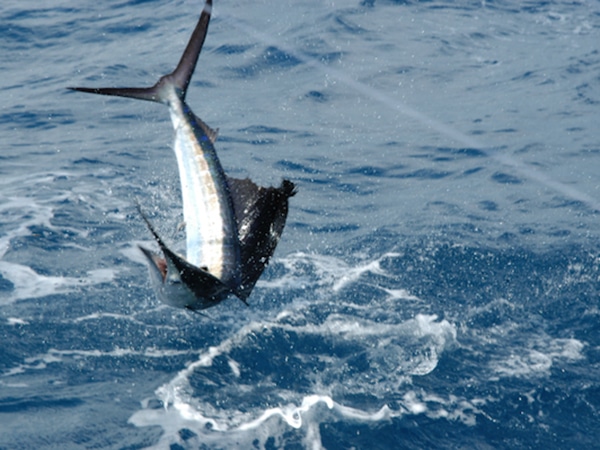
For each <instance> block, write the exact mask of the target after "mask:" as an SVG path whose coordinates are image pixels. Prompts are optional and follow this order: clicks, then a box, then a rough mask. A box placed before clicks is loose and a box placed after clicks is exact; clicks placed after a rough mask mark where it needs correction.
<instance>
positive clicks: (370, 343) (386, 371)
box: [130, 253, 478, 448]
mask: <svg viewBox="0 0 600 450" xmlns="http://www.w3.org/2000/svg"><path fill="white" fill-rule="evenodd" d="M393 255H394V254H388V255H384V256H383V257H382V258H380V259H378V260H375V261H371V262H366V263H363V264H357V265H356V266H355V267H350V266H348V265H347V264H345V263H343V261H341V260H339V259H336V258H333V257H325V256H320V255H314V256H311V255H308V254H303V253H300V254H295V255H290V256H289V257H287V258H285V259H283V260H281V261H279V262H278V263H279V264H281V265H282V266H284V267H285V272H286V274H285V275H284V276H282V277H280V278H278V279H275V280H270V281H265V282H262V283H261V284H262V285H263V286H262V287H265V285H268V286H269V287H270V288H273V287H275V286H278V287H283V286H285V288H286V290H288V292H293V291H294V290H295V289H298V290H302V291H304V292H314V293H315V295H316V297H318V298H314V297H313V298H310V299H308V298H302V296H300V297H298V298H296V300H294V301H293V302H292V303H291V304H290V305H288V307H287V308H285V309H284V310H282V311H280V312H278V313H277V314H276V316H275V317H274V318H272V319H268V320H261V321H251V322H250V323H248V324H247V325H245V326H243V327H242V328H241V329H239V330H238V331H237V332H235V333H234V334H233V335H232V336H230V337H227V338H226V339H224V340H223V341H221V343H220V344H218V345H216V346H212V347H210V348H209V349H208V350H206V351H204V352H202V353H201V354H200V355H199V358H198V359H197V360H196V361H194V362H192V363H190V364H189V365H188V366H187V367H186V368H185V369H184V370H181V371H180V372H179V373H178V374H177V375H176V376H175V377H174V378H173V379H172V380H171V381H170V382H169V383H167V384H165V385H163V386H161V387H160V388H159V389H158V390H157V392H156V395H157V399H158V400H159V402H158V403H157V402H156V401H153V400H148V401H147V402H146V403H145V407H144V408H143V409H142V410H141V411H139V412H137V413H136V414H135V415H134V416H133V417H132V418H131V419H130V420H131V422H132V423H133V424H135V425H136V426H151V425H157V426H160V427H162V429H163V431H164V433H163V436H162V438H161V441H160V443H159V446H167V445H170V444H174V443H179V444H184V443H185V445H191V446H193V445H202V444H203V445H209V446H210V447H211V448H250V447H252V446H254V447H255V448H257V447H258V448H268V447H269V445H275V446H276V447H278V448H280V447H282V446H284V445H286V444H289V443H290V442H294V441H298V440H300V441H302V442H303V443H304V445H305V446H306V447H307V448H321V445H322V444H321V440H320V433H319V427H320V425H321V424H322V423H333V422H337V421H350V422H361V423H373V422H379V421H384V420H388V419H390V418H391V417H397V416H402V415H404V414H428V415H431V416H432V417H439V416H447V417H454V418H457V419H460V420H463V421H465V422H473V421H474V420H475V417H474V412H475V411H477V408H476V406H475V404H476V403H477V402H478V400H476V399H475V400H467V399H461V400H460V401H458V400H457V399H450V398H444V397H443V396H437V395H433V394H430V393H427V392H425V391H422V390H418V389H417V390H415V389H413V388H411V382H412V378H413V377H415V376H423V375H426V374H429V373H431V371H433V370H434V369H435V368H436V366H437V364H438V362H439V359H440V356H441V354H442V353H443V352H444V351H446V350H447V349H449V348H452V347H453V346H454V345H455V344H456V328H455V326H454V325H452V324H451V323H450V322H448V321H447V320H439V319H438V318H437V317H436V316H434V315H424V314H416V315H415V316H414V318H411V319H407V320H403V321H398V319H397V317H399V315H398V314H397V313H398V311H399V310H404V311H406V309H407V306H408V305H410V304H412V305H413V306H414V305H415V304H418V303H419V299H418V298H417V297H415V296H412V295H410V294H408V293H406V292H404V291H402V290H389V289H380V288H378V287H377V286H373V285H372V286H371V288H369V291H370V292H371V295H372V298H371V299H367V298H352V294H351V292H352V290H353V289H360V290H362V289H363V288H364V287H365V285H364V284H362V283H361V278H362V277H363V276H366V277H368V278H371V281H370V284H372V283H373V279H372V278H373V277H374V276H376V277H383V278H387V277H389V276H390V275H389V274H388V273H386V271H385V270H383V269H382V268H381V266H380V262H381V261H382V260H385V259H388V258H389V257H391V256H393ZM359 286H360V288H359ZM293 429H296V430H298V432H297V433H292V435H291V436H290V430H293ZM182 430H187V431H186V432H183V434H182ZM182 436H183V437H182ZM289 440H291V441H289ZM184 441H185V442H184Z"/></svg>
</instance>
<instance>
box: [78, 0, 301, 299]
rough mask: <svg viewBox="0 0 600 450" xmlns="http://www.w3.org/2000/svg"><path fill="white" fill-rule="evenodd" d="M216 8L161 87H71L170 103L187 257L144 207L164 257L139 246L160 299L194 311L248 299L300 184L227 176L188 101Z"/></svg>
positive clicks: (205, 13) (207, 10)
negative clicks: (173, 247)
mask: <svg viewBox="0 0 600 450" xmlns="http://www.w3.org/2000/svg"><path fill="white" fill-rule="evenodd" d="M211 12H212V0H206V2H205V5H204V8H203V10H202V14H201V15H200V19H199V20H198V23H197V25H196V28H195V29H194V32H193V33H192V36H191V38H190V40H189V42H188V44H187V46H186V48H185V51H184V52H183V55H182V56H181V59H180V61H179V63H178V64H177V67H176V68H175V70H174V71H173V72H172V73H170V74H168V75H165V76H163V77H161V78H160V79H159V80H158V82H157V83H156V84H155V85H154V86H152V87H149V88H87V87H74V88H69V89H71V90H74V91H81V92H88V93H92V94H102V95H113V96H120V97H131V98H135V99H139V100H148V101H152V102H158V103H164V104H166V105H167V106H168V107H169V112H170V116H171V122H172V124H173V128H174V129H175V144H174V151H175V155H176V157H177V164H178V168H179V176H180V181H181V193H182V198H183V216H184V221H185V227H186V258H183V257H181V256H179V255H177V254H176V253H175V252H173V251H171V250H170V249H169V248H168V247H167V245H166V244H165V243H164V241H163V240H162V239H161V238H160V236H159V235H158V233H157V232H156V231H155V229H154V227H153V226H152V224H151V223H150V221H149V220H148V218H147V217H146V215H144V213H143V212H142V210H141V207H139V205H138V210H139V212H140V215H141V216H142V218H143V219H144V221H145V222H146V225H147V226H148V228H149V229H150V232H151V233H152V235H153V236H154V239H155V240H156V242H157V243H158V245H159V247H160V250H161V252H162V256H160V255H158V254H156V253H153V252H151V251H150V250H148V249H146V248H143V247H140V249H141V251H142V252H143V254H144V255H145V256H146V259H147V260H148V263H149V270H150V279H151V282H152V284H153V287H154V289H155V291H156V294H157V297H158V298H159V300H161V301H163V302H164V303H167V304H169V305H172V306H176V307H180V308H187V309H190V310H201V309H206V308H209V307H211V306H214V305H216V304H218V303H220V302H221V301H222V300H224V299H225V298H227V297H228V296H229V295H232V294H233V295H235V296H237V297H238V298H239V299H240V300H242V301H243V302H244V303H246V299H247V298H248V296H249V295H250V293H251V292H252V289H253V288H254V285H255V284H256V282H257V280H258V278H259V277H260V275H261V274H262V272H263V270H264V268H265V266H266V265H267V264H268V262H269V259H270V258H271V256H272V255H273V252H274V251H275V248H276V246H277V243H278V242H279V239H280V237H281V234H282V232H283V228H284V226H285V221H286V218H287V213H288V199H289V198H290V197H292V196H293V195H294V194H295V193H296V189H295V186H294V183H292V182H291V181H289V180H285V179H284V180H283V181H282V183H281V185H280V186H279V187H277V188H275V187H268V188H265V187H260V186H258V185H256V184H255V183H254V182H253V181H251V180H250V179H243V180H242V179H236V178H232V177H229V176H227V175H226V174H225V172H224V170H223V167H222V166H221V163H220V161H219V158H218V157H217V153H216V151H215V147H214V143H215V140H216V137H217V132H216V131H215V130H213V129H212V128H210V127H209V126H208V125H207V124H205V123H204V122H203V121H202V120H201V119H200V118H199V117H197V116H196V115H195V114H194V113H193V112H192V110H191V108H190V107H189V106H188V105H187V104H186V102H185V96H186V93H187V88H188V86H189V82H190V79H191V77H192V74H193V73H194V69H195V67H196V63H197V61H198V56H199V55H200V51H201V50H202V46H203V44H204V40H205V38H206V33H207V30H208V24H209V22H210V16H211Z"/></svg>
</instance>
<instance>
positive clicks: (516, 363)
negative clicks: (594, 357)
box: [491, 338, 585, 377]
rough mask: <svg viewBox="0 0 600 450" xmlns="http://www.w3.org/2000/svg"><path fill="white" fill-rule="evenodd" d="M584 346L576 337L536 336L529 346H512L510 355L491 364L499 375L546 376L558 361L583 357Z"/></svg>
mask: <svg viewBox="0 0 600 450" xmlns="http://www.w3.org/2000/svg"><path fill="white" fill-rule="evenodd" d="M584 346H585V345H584V343H583V342H581V341H579V340H577V339H551V338H547V339H544V338H536V339H534V340H533V342H531V343H530V344H529V347H525V348H523V347H521V348H519V347H513V348H512V349H511V354H510V355H508V356H507V357H505V358H503V359H500V360H497V361H493V362H492V363H491V366H492V369H493V371H494V373H495V374H496V375H497V376H499V377H531V376H547V375H549V373H550V368H551V367H552V366H553V365H554V364H556V363H558V362H572V361H579V360H581V359H583V358H584V356H583V354H582V350H583V348H584Z"/></svg>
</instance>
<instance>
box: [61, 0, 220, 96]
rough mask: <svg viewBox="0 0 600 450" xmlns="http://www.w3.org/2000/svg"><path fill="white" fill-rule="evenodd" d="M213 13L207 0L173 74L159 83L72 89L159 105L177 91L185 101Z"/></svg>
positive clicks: (72, 88)
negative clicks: (170, 92)
mask: <svg viewBox="0 0 600 450" xmlns="http://www.w3.org/2000/svg"><path fill="white" fill-rule="evenodd" d="M211 13H212V0H206V3H205V4H204V9H203V10H202V14H201V15H200V19H199V20H198V24H197V25H196V28H195V29H194V32H193V33H192V36H191V37H190V40H189V41H188V44H187V47H186V48H185V51H184V52H183V55H182V56H181V59H180V60H179V64H177V67H176V68H175V70H174V71H173V72H171V73H170V74H168V75H165V76H163V77H161V79H160V80H158V82H157V83H156V84H155V85H154V86H152V87H149V88H86V87H70V88H68V89H71V90H73V91H80V92H88V93H90V94H101V95H112V96H117V97H130V98H136V99H138V100H147V101H151V102H157V103H168V102H169V91H170V89H173V88H174V89H175V91H176V94H177V96H178V97H179V99H180V100H182V101H183V100H185V94H186V93H187V88H188V85H189V84H190V80H191V78H192V74H193V73H194V69H195V68H196V63H197V62H198V57H199V56H200V51H201V50H202V46H203V45H204V40H205V38H206V33H207V31H208V23H209V22H210V15H211Z"/></svg>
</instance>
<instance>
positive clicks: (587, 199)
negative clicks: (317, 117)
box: [219, 15, 600, 212]
mask: <svg viewBox="0 0 600 450" xmlns="http://www.w3.org/2000/svg"><path fill="white" fill-rule="evenodd" d="M219 19H221V20H223V21H224V22H226V23H228V24H230V25H231V26H233V27H235V28H237V29H238V30H240V31H242V32H244V33H245V34H247V35H248V36H250V37H252V38H254V39H256V40H258V41H260V42H262V43H263V44H265V45H268V46H270V47H275V48H278V49H279V50H281V51H283V52H284V53H286V54H288V55H289V56H290V57H292V58H295V59H297V60H299V61H302V62H303V63H304V64H305V65H307V66H309V67H312V68H314V69H316V70H317V71H319V72H321V73H323V74H324V75H325V76H326V77H328V78H335V79H336V80H337V81H339V82H340V83H343V84H345V85H346V86H348V87H349V88H351V89H353V90H354V91H356V92H358V93H360V94H362V95H364V96H365V97H368V98H371V99H372V100H374V101H376V102H378V103H380V104H381V105H383V106H385V107H387V108H389V109H390V110H392V111H394V112H398V113H400V114H402V115H404V116H406V117H409V118H411V119H413V120H414V121H416V122H418V123H420V124H421V125H422V126H424V127H425V128H426V129H431V130H434V131H436V132H437V133H439V134H441V135H444V136H446V137H448V138H451V139H453V140H455V141H456V142H459V143H460V144H462V145H464V146H466V147H468V148H472V149H478V150H479V151H482V152H483V153H484V154H486V155H487V156H488V157H490V158H492V159H494V160H495V161H497V162H499V163H500V164H502V165H504V166H507V167H510V168H511V169H512V170H513V171H515V172H517V173H519V174H520V175H522V176H523V177H525V178H527V179H529V180H532V181H535V182H537V183H540V184H542V185H544V186H546V187H547V188H550V189H552V190H554V191H556V192H558V193H560V194H562V195H564V196H566V197H568V198H571V199H573V200H576V201H578V202H581V203H583V204H585V205H587V206H588V207H589V208H591V209H592V210H593V211H595V212H600V202H599V201H598V200H596V199H595V198H593V197H592V196H590V195H588V194H586V193H584V192H581V191H579V190H578V189H576V188H575V187H573V186H569V185H567V184H565V183H562V182H560V181H558V180H554V179H552V178H550V177H548V176H547V175H546V174H544V173H542V172H540V171H539V170H535V169H534V168H532V167H530V166H528V165H526V164H525V163H523V162H522V161H519V160H518V159H515V158H514V157H512V156H510V155H507V154H505V153H501V152H500V150H499V149H498V148H494V147H489V146H486V145H485V144H484V143H482V142H480V141H478V140H477V139H475V138H473V137H471V136H468V135H466V134H464V133H462V132H460V131H458V130H456V129H455V128H452V127H450V126H448V125H446V124H444V123H442V122H439V121H437V120H435V119H432V118H431V117H429V116H427V115H425V114H423V113H422V112H420V111H417V110H416V109H414V108H411V107H410V106H408V105H406V104H404V103H402V102H400V101H399V100H397V99H393V98H391V96H390V94H389V93H386V92H382V91H379V90H377V89H375V88H373V87H371V86H369V85H367V84H365V83H362V82H360V81H356V80H355V79H353V78H351V77H349V76H348V75H346V74H345V73H343V72H342V71H340V70H337V69H335V68H332V67H329V66H327V65H326V64H323V63H322V62H320V61H319V60H317V59H315V58H314V57H312V56H310V55H307V54H306V53H304V52H302V51H300V50H297V49H295V48H292V47H290V46H288V45H285V44H283V43H282V42H281V41H280V40H277V39H275V38H273V37H272V36H271V35H269V34H266V33H263V32H260V31H257V30H256V29H254V28H252V27H250V26H249V25H247V24H246V23H244V22H243V21H241V20H239V19H237V18H236V17H232V16H228V15H219Z"/></svg>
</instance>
